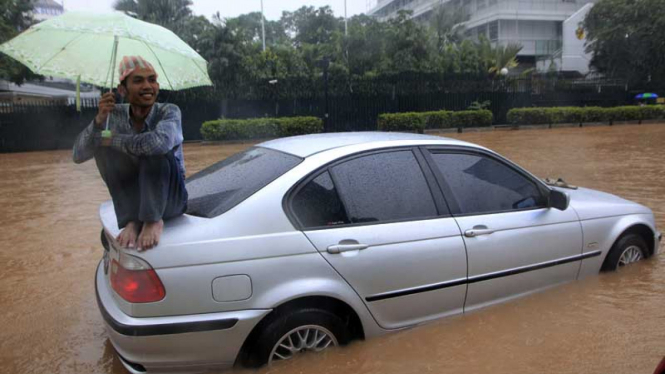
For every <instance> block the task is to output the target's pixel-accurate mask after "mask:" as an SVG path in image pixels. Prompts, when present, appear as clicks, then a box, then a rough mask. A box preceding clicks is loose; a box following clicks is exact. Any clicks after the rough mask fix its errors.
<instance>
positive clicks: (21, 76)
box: [0, 0, 38, 84]
mask: <svg viewBox="0 0 665 374" xmlns="http://www.w3.org/2000/svg"><path fill="white" fill-rule="evenodd" d="M0 9H2V12H0V44H1V43H4V42H6V41H8V40H10V39H12V38H13V37H15V36H16V35H18V34H19V33H20V32H21V31H23V30H25V29H27V28H28V27H29V26H30V25H31V24H32V23H33V20H32V17H31V16H30V14H31V11H32V9H33V5H32V1H31V0H0ZM36 77H38V76H37V75H35V74H33V73H32V72H31V71H30V70H29V69H28V68H27V67H25V66H24V65H23V64H21V63H20V62H18V61H15V60H13V59H12V58H10V57H9V56H5V55H1V56H0V78H2V79H7V80H9V81H11V82H13V83H16V84H22V83H24V82H25V81H26V80H28V79H32V78H36Z"/></svg>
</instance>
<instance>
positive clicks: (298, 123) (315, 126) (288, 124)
mask: <svg viewBox="0 0 665 374" xmlns="http://www.w3.org/2000/svg"><path fill="white" fill-rule="evenodd" d="M277 123H278V124H279V136H280V137H284V136H295V135H305V134H318V133H320V132H323V120H321V119H320V118H317V117H290V118H289V117H287V118H279V119H278V120H277Z"/></svg>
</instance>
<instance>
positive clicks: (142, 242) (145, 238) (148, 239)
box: [138, 219, 164, 250]
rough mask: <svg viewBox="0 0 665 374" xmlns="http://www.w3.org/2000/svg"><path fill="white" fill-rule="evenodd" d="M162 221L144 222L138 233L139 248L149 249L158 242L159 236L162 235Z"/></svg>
mask: <svg viewBox="0 0 665 374" xmlns="http://www.w3.org/2000/svg"><path fill="white" fill-rule="evenodd" d="M163 229H164V221H162V220H161V219H160V220H159V221H157V222H145V223H144V224H143V229H142V230H141V233H140V234H139V239H138V245H139V248H140V249H144V250H145V249H151V248H152V247H154V246H156V245H157V244H159V238H160V237H161V236H162V230H163Z"/></svg>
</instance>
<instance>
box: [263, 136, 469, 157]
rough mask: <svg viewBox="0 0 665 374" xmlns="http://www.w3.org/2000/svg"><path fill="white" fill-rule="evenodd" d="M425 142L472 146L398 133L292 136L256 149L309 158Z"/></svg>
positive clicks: (456, 141)
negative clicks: (338, 150)
mask: <svg viewBox="0 0 665 374" xmlns="http://www.w3.org/2000/svg"><path fill="white" fill-rule="evenodd" d="M413 140H420V141H427V142H428V143H432V144H443V145H446V144H451V145H452V144H454V145H472V144H470V143H466V142H463V141H459V140H455V139H451V138H444V137H441V136H432V135H420V134H411V133H400V132H376V131H374V132H371V131H367V132H339V133H327V134H310V135H300V136H292V137H288V138H281V139H275V140H270V141H267V142H264V143H261V144H257V146H258V147H264V148H270V149H274V150H277V151H280V152H285V153H290V154H292V155H295V156H298V157H303V158H304V157H309V156H311V155H313V154H316V153H320V152H323V151H327V150H330V149H333V148H340V147H346V146H350V145H356V144H366V143H375V142H386V141H394V142H399V141H413Z"/></svg>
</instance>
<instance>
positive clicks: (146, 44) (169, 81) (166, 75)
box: [141, 40, 173, 90]
mask: <svg viewBox="0 0 665 374" xmlns="http://www.w3.org/2000/svg"><path fill="white" fill-rule="evenodd" d="M141 43H143V44H145V46H146V47H148V49H149V50H150V52H151V53H152V55H153V56H155V60H157V63H158V64H159V67H160V68H162V71H163V72H164V77H165V78H166V81H167V82H168V83H169V87H170V88H171V90H173V84H171V80H170V79H169V75H168V74H166V69H164V66H163V65H162V61H161V60H160V59H159V57H157V54H156V53H155V51H153V50H152V48H151V47H150V45H148V43H146V42H145V41H143V40H141Z"/></svg>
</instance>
